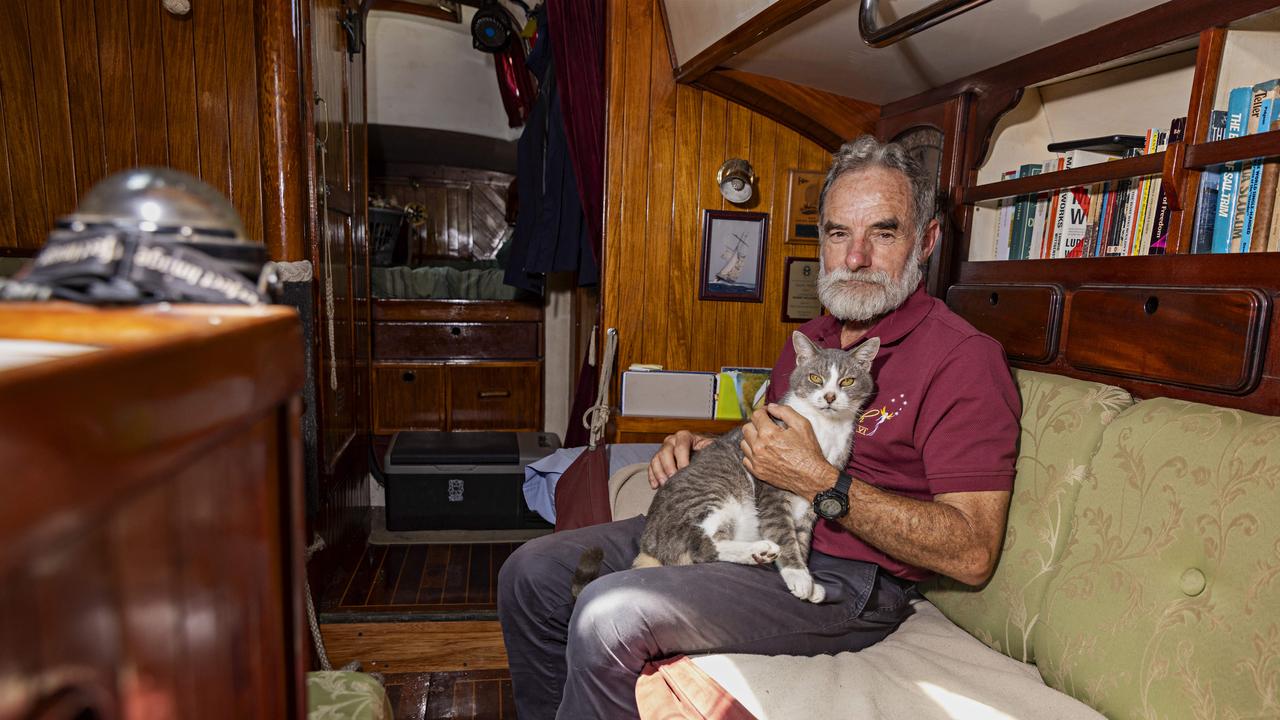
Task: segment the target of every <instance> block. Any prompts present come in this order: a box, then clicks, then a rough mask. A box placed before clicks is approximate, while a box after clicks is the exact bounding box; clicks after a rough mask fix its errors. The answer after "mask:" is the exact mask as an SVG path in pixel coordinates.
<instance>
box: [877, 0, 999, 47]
mask: <svg viewBox="0 0 1280 720" xmlns="http://www.w3.org/2000/svg"><path fill="white" fill-rule="evenodd" d="M990 1H991V0H938V1H937V2H935V3H933V4H932V5H930V6H929V7H926V8H922V9H920V10H917V11H916V12H913V13H911V14H910V15H908V16H906V17H904V18H901V19H899V20H898V21H896V22H894V23H893V24H891V25H889V26H888V27H882V28H879V27H876V9H877V7H878V6H879V4H880V0H862V3H861V5H860V6H859V8H858V32H859V33H860V34H861V35H862V42H864V43H866V44H867V45H870V46H871V47H873V48H882V47H888V46H890V45H892V44H894V43H896V42H898V41H899V40H906V39H907V38H909V37H911V36H912V35H915V34H916V33H918V32H920V31H922V30H928V29H929V28H931V27H933V26H934V25H937V24H939V23H941V22H945V21H947V20H950V19H951V18H953V17H955V16H957V15H960V14H962V13H966V12H968V11H970V10H972V9H974V8H976V7H978V6H979V5H984V4H986V3H988V2H990Z"/></svg>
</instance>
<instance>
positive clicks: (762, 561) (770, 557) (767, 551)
mask: <svg viewBox="0 0 1280 720" xmlns="http://www.w3.org/2000/svg"><path fill="white" fill-rule="evenodd" d="M781 550H782V549H781V548H779V547H778V544H777V543H775V542H773V541H772V540H758V541H756V542H754V543H752V544H751V559H752V560H755V561H756V564H757V565H768V564H769V563H771V562H773V561H774V560H777V559H778V553H779V552H781Z"/></svg>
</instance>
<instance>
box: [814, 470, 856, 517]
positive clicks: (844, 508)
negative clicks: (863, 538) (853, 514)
mask: <svg viewBox="0 0 1280 720" xmlns="http://www.w3.org/2000/svg"><path fill="white" fill-rule="evenodd" d="M852 484H853V476H852V475H850V474H849V473H847V472H844V471H843V470H841V471H840V475H839V476H838V477H837V478H836V486H835V487H833V488H831V489H830V490H823V491H822V492H820V493H818V494H817V496H815V497H814V498H813V511H814V512H815V513H817V514H818V516H819V517H824V518H826V519H828V520H839V519H840V518H842V517H844V516H845V515H848V514H849V486H850V485H852Z"/></svg>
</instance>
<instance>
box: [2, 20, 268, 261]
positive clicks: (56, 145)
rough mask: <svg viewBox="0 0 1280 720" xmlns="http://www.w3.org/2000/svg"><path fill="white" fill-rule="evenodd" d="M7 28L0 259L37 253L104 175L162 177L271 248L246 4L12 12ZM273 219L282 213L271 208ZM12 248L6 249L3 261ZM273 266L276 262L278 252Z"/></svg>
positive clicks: (253, 38) (253, 32)
mask: <svg viewBox="0 0 1280 720" xmlns="http://www.w3.org/2000/svg"><path fill="white" fill-rule="evenodd" d="M12 5H13V7H11V8H7V9H6V11H5V12H4V17H3V19H0V110H2V114H3V121H2V123H0V130H2V133H0V134H3V137H0V167H2V168H3V170H0V230H3V232H0V252H14V251H15V250H16V251H20V252H30V251H33V250H35V249H37V248H39V247H40V246H41V245H42V244H43V243H44V239H45V236H46V234H47V233H48V231H49V229H50V227H51V226H52V224H53V223H54V222H55V221H56V219H57V218H58V217H59V216H61V215H64V214H66V213H68V212H70V211H71V210H73V209H74V208H75V205H76V202H77V201H78V199H79V198H80V197H81V196H82V195H84V193H85V192H87V191H88V190H89V188H91V187H92V186H93V185H94V184H95V183H96V182H98V181H99V180H101V179H102V178H103V177H105V176H106V175H108V174H110V173H112V172H116V171H119V170H123V169H125V168H128V167H133V166H136V165H168V166H172V167H175V168H177V169H179V170H183V171H186V172H189V173H192V174H193V175H196V176H198V177H200V178H202V179H203V180H204V181H205V182H208V183H209V184H210V185H212V186H213V187H214V188H216V189H217V190H218V191H220V192H222V193H224V194H226V195H227V196H228V197H229V198H230V199H231V201H232V204H233V205H234V206H235V207H236V210H237V211H238V212H239V214H240V216H241V219H242V220H243V222H244V225H245V230H246V232H247V233H248V234H249V236H250V238H252V239H254V240H257V241H260V242H267V243H268V244H269V245H271V246H272V247H273V248H275V247H279V246H280V245H281V243H280V241H279V240H274V239H272V238H266V237H265V236H264V201H263V196H262V193H263V185H264V183H263V177H262V167H261V152H260V148H261V145H262V141H261V139H260V138H261V136H260V132H261V130H260V122H261V115H260V112H259V100H258V86H259V77H258V66H257V60H256V58H257V53H256V52H255V48H256V46H257V43H258V42H259V40H260V39H261V38H259V36H258V33H257V27H258V25H257V21H256V15H255V13H258V12H262V13H266V12H268V11H267V10H263V9H261V8H256V7H255V4H254V2H252V0H200V1H199V2H194V3H192V9H191V12H190V13H189V14H188V15H186V16H182V17H178V16H175V15H172V14H170V13H169V12H168V11H166V10H165V9H164V7H163V5H162V4H161V3H159V2H155V1H154V0H93V1H92V2H90V1H89V0H49V1H48V2H38V3H12ZM276 212H279V210H278V209H277V211H276ZM6 249H7V250H6ZM277 254H278V253H277Z"/></svg>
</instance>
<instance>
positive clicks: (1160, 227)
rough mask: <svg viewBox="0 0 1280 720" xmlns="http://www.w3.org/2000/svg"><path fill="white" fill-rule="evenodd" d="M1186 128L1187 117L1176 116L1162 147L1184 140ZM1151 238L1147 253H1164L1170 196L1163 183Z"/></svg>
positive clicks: (1167, 235) (1167, 233)
mask: <svg viewBox="0 0 1280 720" xmlns="http://www.w3.org/2000/svg"><path fill="white" fill-rule="evenodd" d="M1186 129H1187V119H1186V118H1185V117H1180V118H1174V119H1173V121H1172V122H1170V123H1169V133H1168V135H1167V139H1162V140H1161V141H1160V149H1162V150H1163V149H1165V148H1167V147H1168V146H1169V144H1170V143H1175V142H1182V136H1183V133H1185V132H1186ZM1150 240H1151V245H1150V248H1149V250H1148V251H1147V254H1148V255H1163V254H1164V253H1165V248H1166V246H1167V245H1168V242H1169V197H1168V189H1167V188H1165V187H1164V186H1163V184H1162V185H1161V187H1160V194H1159V196H1158V197H1157V198H1156V217H1155V222H1154V224H1153V227H1152V228H1151V237H1150Z"/></svg>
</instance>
